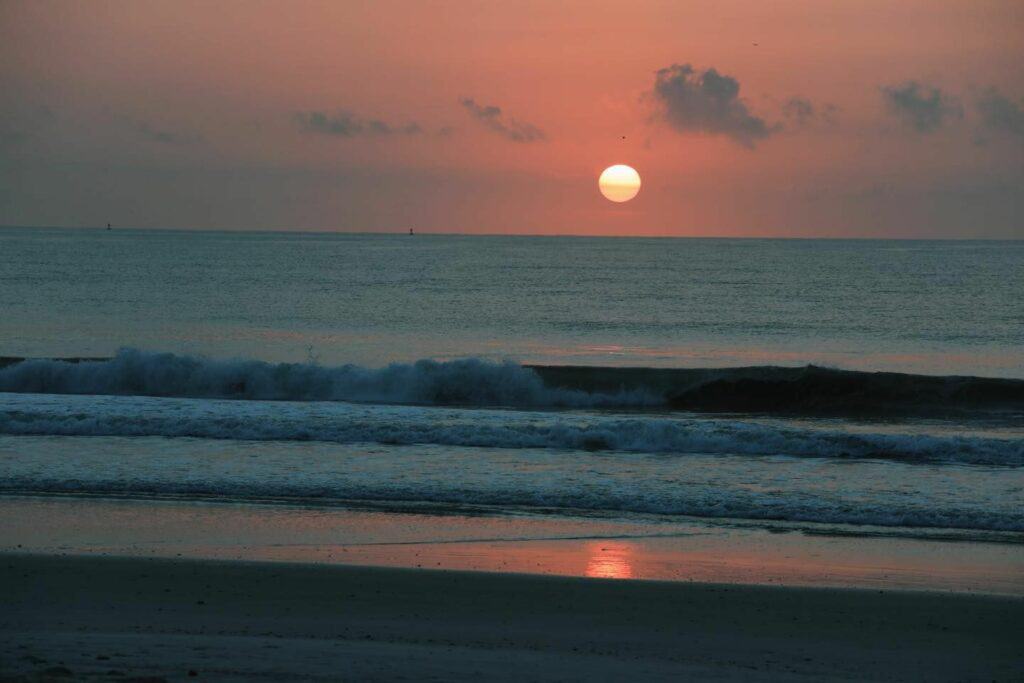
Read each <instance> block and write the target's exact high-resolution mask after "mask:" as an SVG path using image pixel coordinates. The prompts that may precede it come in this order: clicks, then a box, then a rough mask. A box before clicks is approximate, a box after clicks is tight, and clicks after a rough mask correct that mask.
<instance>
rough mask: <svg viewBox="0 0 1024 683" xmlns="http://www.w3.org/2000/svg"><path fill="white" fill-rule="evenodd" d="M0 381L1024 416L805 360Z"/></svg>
mask: <svg viewBox="0 0 1024 683" xmlns="http://www.w3.org/2000/svg"><path fill="white" fill-rule="evenodd" d="M0 391H4V392H17V393H48V394H99V395H127V396H165V397H191V398H230V399H245V400H254V399H255V400H282V401H357V402H366V403H381V404H415V405H438V406H477V407H488V406H501V407H516V408H640V407H662V408H669V409H673V410H682V411H690V412H709V413H723V412H726V413H728V412H732V413H764V414H789V415H812V416H835V417H841V416H860V415H865V416H868V415H879V414H881V415H886V416H888V415H902V416H929V417H930V416H934V417H945V416H952V417H967V416H972V415H976V414H990V413H1000V414H1003V415H1010V416H1013V417H1014V419H1017V418H1020V417H1024V380H1020V379H1000V378H984V377H936V376H928V375H907V374H899V373H885V372H857V371H848V370H837V369H831V368H821V367H815V366H806V367H795V368H788V367H773V366H764V367H746V368H718V369H715V368H609V367H584V366H580V367H573V366H528V365H519V364H517V363H513V362H509V361H506V362H501V363H495V362H491V361H486V360H480V359H472V358H470V359H463V360H452V361H444V362H441V361H433V360H421V361H417V362H415V363H394V364H391V365H389V366H387V367H384V368H365V367H360V366H357V365H342V366H337V367H325V366H321V365H318V364H315V363H267V362H263V361H259V360H246V359H241V360H214V359H209V358H204V357H197V356H184V355H176V354H171V353H154V352H147V351H140V350H136V349H122V350H121V351H119V352H118V353H117V354H116V355H115V356H114V357H113V358H109V359H82V360H78V361H75V360H48V359H34V360H22V359H3V358H0Z"/></svg>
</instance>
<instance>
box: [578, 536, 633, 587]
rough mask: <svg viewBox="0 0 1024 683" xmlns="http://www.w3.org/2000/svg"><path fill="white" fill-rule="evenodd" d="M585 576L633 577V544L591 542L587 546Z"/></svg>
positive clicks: (601, 577)
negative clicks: (587, 557)
mask: <svg viewBox="0 0 1024 683" xmlns="http://www.w3.org/2000/svg"><path fill="white" fill-rule="evenodd" d="M587 550H588V552H589V553H590V558H589V559H588V560H587V569H586V571H585V572H584V574H585V575H586V576H589V577H590V578H592V579H631V578H633V565H632V558H633V546H631V545H630V544H628V543H591V544H589V545H588V546H587Z"/></svg>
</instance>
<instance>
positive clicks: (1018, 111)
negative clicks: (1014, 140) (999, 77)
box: [974, 88, 1024, 137]
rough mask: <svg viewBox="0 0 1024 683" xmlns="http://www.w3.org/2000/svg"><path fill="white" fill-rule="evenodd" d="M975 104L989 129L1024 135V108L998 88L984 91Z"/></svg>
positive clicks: (982, 122)
mask: <svg viewBox="0 0 1024 683" xmlns="http://www.w3.org/2000/svg"><path fill="white" fill-rule="evenodd" d="M974 106H975V108H976V109H977V110H978V114H979V115H980V116H981V124H982V125H983V126H984V127H985V128H986V129H987V130H990V131H993V132H996V133H1008V134H1010V135H1015V136H1017V137H1024V108H1022V107H1021V105H1020V104H1018V103H1017V102H1014V101H1013V100H1011V99H1010V98H1009V97H1007V96H1005V95H1003V94H1002V93H1001V92H999V91H998V90H997V89H995V88H988V89H986V90H984V91H982V92H981V94H980V95H978V99H977V100H976V101H975V103H974Z"/></svg>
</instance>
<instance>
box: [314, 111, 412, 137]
mask: <svg viewBox="0 0 1024 683" xmlns="http://www.w3.org/2000/svg"><path fill="white" fill-rule="evenodd" d="M295 122H296V123H297V124H298V125H299V127H300V128H302V130H304V131H306V132H309V133H321V134H323V135H336V136H338V137H343V138H354V137H359V136H366V137H389V136H394V135H423V134H424V133H425V131H424V130H423V127H422V126H421V125H420V124H418V123H415V122H413V123H407V124H405V125H404V126H394V125H392V124H390V123H387V122H385V121H381V120H380V119H362V118H360V117H358V116H356V115H355V114H353V113H352V112H350V111H346V110H342V111H339V112H338V113H337V114H335V115H333V116H331V115H329V114H325V113H324V112H319V111H309V112H299V113H297V114H296V115H295Z"/></svg>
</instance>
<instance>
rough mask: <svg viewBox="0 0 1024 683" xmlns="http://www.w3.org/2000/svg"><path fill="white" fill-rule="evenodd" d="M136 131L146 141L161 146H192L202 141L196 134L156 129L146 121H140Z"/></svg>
mask: <svg viewBox="0 0 1024 683" xmlns="http://www.w3.org/2000/svg"><path fill="white" fill-rule="evenodd" d="M136 130H138V133H139V135H141V136H142V137H143V138H145V139H146V140H149V141H150V142H158V143H160V144H161V145H175V146H176V145H194V144H198V143H200V142H202V141H203V136H202V135H199V134H197V133H189V132H180V131H174V130H169V129H167V128H156V127H154V126H153V125H151V124H150V123H148V122H146V121H140V122H139V124H138V126H136Z"/></svg>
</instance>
